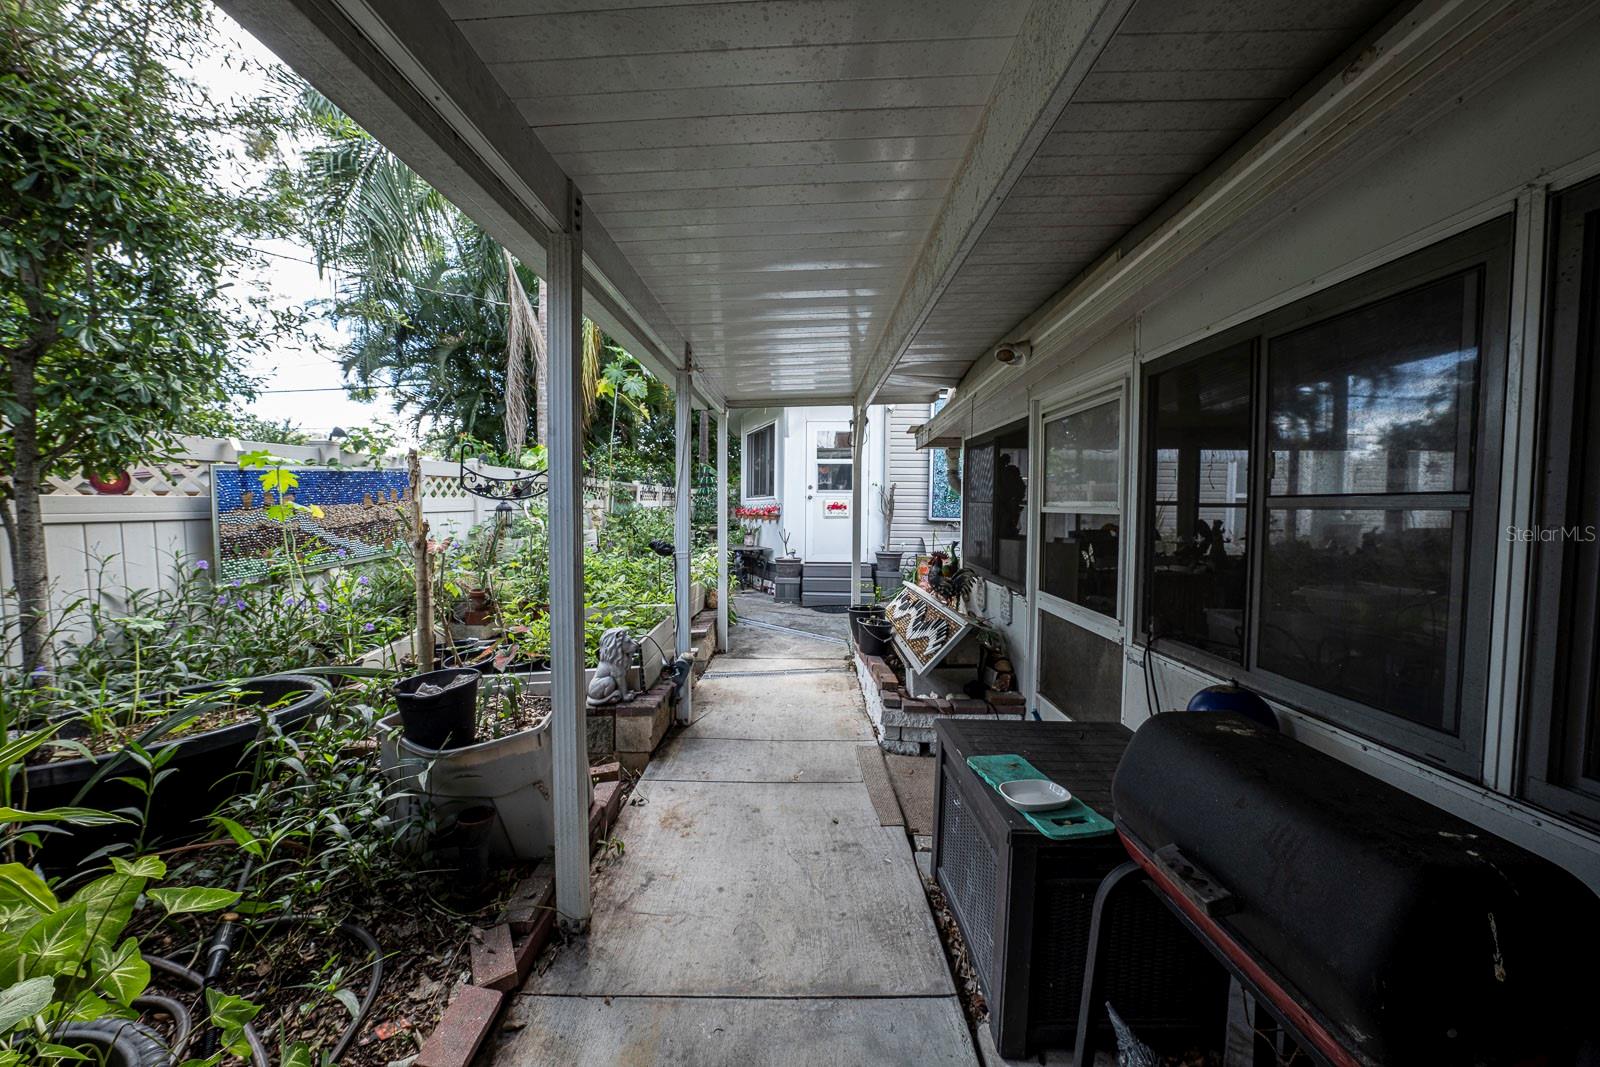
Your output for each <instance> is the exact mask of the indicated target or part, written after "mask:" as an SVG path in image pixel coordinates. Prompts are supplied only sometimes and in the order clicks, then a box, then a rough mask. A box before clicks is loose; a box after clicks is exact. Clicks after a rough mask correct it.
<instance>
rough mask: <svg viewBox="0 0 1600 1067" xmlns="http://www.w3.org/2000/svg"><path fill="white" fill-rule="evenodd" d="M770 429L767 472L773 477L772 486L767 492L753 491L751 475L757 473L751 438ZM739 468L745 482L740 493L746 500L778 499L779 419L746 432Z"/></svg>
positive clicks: (741, 447) (741, 479)
mask: <svg viewBox="0 0 1600 1067" xmlns="http://www.w3.org/2000/svg"><path fill="white" fill-rule="evenodd" d="M769 431H770V433H771V442H772V443H771V446H770V447H769V448H768V449H767V472H768V476H769V477H770V478H771V479H772V488H771V490H770V491H768V492H765V493H756V492H752V491H751V485H750V480H751V477H752V476H753V475H754V473H755V472H754V471H753V470H752V469H751V464H750V458H751V456H752V455H753V454H754V453H753V452H752V450H751V448H750V439H751V438H752V437H754V436H756V435H757V434H760V433H767V432H769ZM739 470H740V472H741V477H740V481H741V482H742V483H743V484H742V485H740V487H739V494H740V496H741V497H742V498H743V499H744V500H745V501H751V500H776V499H777V498H778V420H776V419H773V420H772V421H771V422H767V423H763V424H761V425H760V426H757V427H755V428H754V429H751V430H746V431H745V432H744V436H743V438H742V441H741V444H740V451H739Z"/></svg>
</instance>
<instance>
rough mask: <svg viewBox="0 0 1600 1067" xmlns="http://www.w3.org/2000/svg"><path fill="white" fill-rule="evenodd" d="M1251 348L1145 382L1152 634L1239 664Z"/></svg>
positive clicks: (1236, 348) (1245, 584)
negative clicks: (1150, 466) (1148, 396)
mask: <svg viewBox="0 0 1600 1067" xmlns="http://www.w3.org/2000/svg"><path fill="white" fill-rule="evenodd" d="M1251 363H1252V346H1251V345H1250V344H1249V343H1246V344H1242V345H1236V346H1234V347H1233V348H1230V349H1226V350H1224V351H1222V352H1219V353H1216V354H1215V355H1212V356H1210V357H1208V358H1206V359H1202V360H1199V361H1197V362H1195V363H1188V364H1184V365H1183V366H1181V367H1175V368H1174V369H1172V370H1170V371H1166V372H1165V373H1162V374H1158V375H1154V376H1152V378H1151V379H1150V382H1151V386H1152V420H1151V437H1152V440H1151V444H1152V446H1153V456H1152V458H1153V460H1154V469H1153V471H1151V477H1152V481H1153V488H1154V493H1153V495H1152V500H1153V504H1154V514H1153V515H1152V516H1151V528H1152V538H1151V540H1152V549H1153V555H1154V559H1153V560H1152V561H1151V572H1150V583H1149V584H1150V591H1149V596H1150V603H1149V611H1150V625H1151V628H1152V631H1153V632H1154V633H1155V634H1156V635H1158V636H1160V637H1171V638H1177V639H1179V640H1182V641H1184V642H1186V643H1188V644H1192V645H1195V646H1197V647H1200V648H1204V649H1207V650H1209V651H1211V652H1214V653H1216V654H1217V655H1220V656H1226V657H1228V658H1229V659H1234V660H1239V659H1241V657H1242V653H1243V649H1244V621H1245V620H1244V608H1245V597H1246V593H1247V587H1248V585H1249V582H1248V570H1247V567H1248V555H1247V551H1246V549H1247V543H1248V537H1247V529H1246V524H1247V520H1248V510H1247V509H1248V504H1249V500H1250V452H1249V449H1250V381H1251Z"/></svg>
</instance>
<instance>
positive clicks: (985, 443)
mask: <svg viewBox="0 0 1600 1067" xmlns="http://www.w3.org/2000/svg"><path fill="white" fill-rule="evenodd" d="M1032 423H1033V420H1032V419H1030V418H1028V417H1023V418H1020V419H1014V420H1012V421H1011V422H1008V423H1006V424H1005V425H1003V426H997V427H995V428H994V429H992V430H989V431H987V432H985V433H981V434H978V435H976V436H974V437H970V438H968V439H967V440H966V441H964V442H962V447H961V471H962V474H961V565H962V566H963V567H970V568H971V569H972V571H973V572H974V573H976V574H977V575H979V576H980V577H982V578H984V579H985V580H987V581H990V582H993V583H994V584H995V585H999V586H1003V587H1005V588H1006V589H1009V590H1011V591H1012V592H1014V593H1017V594H1019V595H1022V596H1026V595H1027V587H1028V570H1029V567H1030V566H1031V563H1030V560H1031V558H1032V557H1031V555H1030V553H1032V552H1033V551H1034V549H1033V545H1032V541H1033V540H1034V538H1033V531H1032V530H1030V529H1028V523H1029V522H1030V521H1032V520H1031V516H1032V515H1034V514H1035V512H1036V511H1037V508H1035V506H1034V499H1035V496H1036V492H1035V488H1034V486H1033V485H1032V484H1030V485H1029V486H1028V496H1027V498H1026V499H1025V500H1024V507H1023V522H1022V528H1023V530H1024V532H1025V534H1026V541H1027V542H1028V543H1026V544H1025V545H1024V546H1023V554H1022V574H1021V575H1019V576H1018V577H1016V578H1009V577H1006V576H1004V575H1001V574H1000V573H999V572H998V570H997V568H998V566H999V562H1000V559H999V538H998V537H996V538H995V549H996V554H995V566H994V567H990V566H988V565H986V564H980V563H975V562H973V560H972V556H971V554H970V553H969V551H968V547H967V546H968V540H967V538H968V535H969V534H970V533H971V530H972V526H971V523H970V517H971V514H972V508H973V507H974V506H981V507H985V508H988V509H989V528H990V529H991V530H994V529H996V528H997V527H996V524H995V520H994V515H995V505H996V501H995V500H994V493H995V487H994V485H993V484H992V481H993V479H994V477H995V476H996V475H998V473H999V469H998V467H999V465H998V464H997V463H995V464H990V467H991V473H990V478H991V485H990V486H989V500H987V501H985V502H983V503H982V504H981V505H976V504H975V503H974V501H973V500H972V497H971V493H972V477H971V474H972V464H971V462H969V459H968V456H969V453H970V452H971V451H972V450H973V449H976V448H997V446H998V442H999V440H1000V438H1002V437H1010V436H1013V435H1015V434H1019V433H1020V434H1022V435H1023V436H1024V437H1025V438H1026V439H1027V445H1026V446H1025V447H1026V448H1027V449H1028V453H1029V460H1028V470H1027V476H1028V478H1029V479H1030V482H1031V479H1032V477H1033V458H1032V457H1033V425H1032Z"/></svg>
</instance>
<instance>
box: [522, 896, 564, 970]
mask: <svg viewBox="0 0 1600 1067" xmlns="http://www.w3.org/2000/svg"><path fill="white" fill-rule="evenodd" d="M555 929H556V910H555V908H554V907H550V908H547V909H545V912H544V914H543V915H542V916H541V917H540V919H539V922H538V923H537V924H536V925H535V926H534V928H533V929H532V930H530V931H529V932H528V934H527V936H526V937H523V938H521V939H520V940H518V941H517V942H516V949H515V951H516V956H517V984H518V985H520V984H522V983H523V982H526V981H527V980H528V975H530V974H532V973H533V965H534V963H535V962H536V961H537V960H538V959H539V953H541V952H543V951H544V947H545V946H546V945H548V944H549V943H550V935H551V934H553V933H554V932H555Z"/></svg>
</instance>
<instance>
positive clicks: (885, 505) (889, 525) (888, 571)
mask: <svg viewBox="0 0 1600 1067" xmlns="http://www.w3.org/2000/svg"><path fill="white" fill-rule="evenodd" d="M894 491H895V483H894V482H890V483H889V484H888V485H884V486H880V487H879V489H878V509H879V510H880V511H882V512H883V547H882V548H880V549H878V565H877V575H878V577H879V579H880V581H882V580H884V576H885V575H898V574H899V573H900V557H901V555H902V553H900V552H897V551H895V550H893V549H892V548H891V547H890V544H891V542H892V541H893V538H894ZM888 580H890V581H892V580H893V578H889V579H888Z"/></svg>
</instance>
